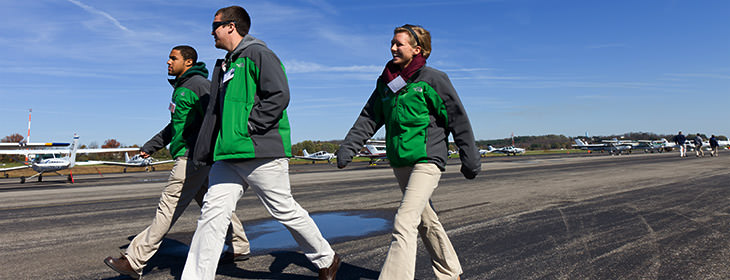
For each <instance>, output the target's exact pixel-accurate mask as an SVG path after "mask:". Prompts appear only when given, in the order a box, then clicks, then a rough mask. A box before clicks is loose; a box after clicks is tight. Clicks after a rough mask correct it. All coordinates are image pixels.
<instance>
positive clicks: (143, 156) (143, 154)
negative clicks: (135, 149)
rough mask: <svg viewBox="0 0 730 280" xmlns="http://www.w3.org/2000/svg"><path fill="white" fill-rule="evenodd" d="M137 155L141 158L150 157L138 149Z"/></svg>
mask: <svg viewBox="0 0 730 280" xmlns="http://www.w3.org/2000/svg"><path fill="white" fill-rule="evenodd" d="M139 155H140V156H142V158H148V157H150V154H148V153H145V152H142V151H140V152H139Z"/></svg>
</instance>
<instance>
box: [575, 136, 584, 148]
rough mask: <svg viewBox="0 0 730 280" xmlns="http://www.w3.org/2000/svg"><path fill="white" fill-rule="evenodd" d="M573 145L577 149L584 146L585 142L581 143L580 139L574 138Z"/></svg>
mask: <svg viewBox="0 0 730 280" xmlns="http://www.w3.org/2000/svg"><path fill="white" fill-rule="evenodd" d="M575 144H576V145H578V147H585V146H586V142H583V140H580V138H575Z"/></svg>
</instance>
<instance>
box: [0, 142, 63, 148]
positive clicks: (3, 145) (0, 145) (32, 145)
mask: <svg viewBox="0 0 730 280" xmlns="http://www.w3.org/2000/svg"><path fill="white" fill-rule="evenodd" d="M69 145H71V143H55V142H51V143H23V142H20V143H0V149H21V148H41V147H66V146H69Z"/></svg>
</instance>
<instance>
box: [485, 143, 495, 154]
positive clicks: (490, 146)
mask: <svg viewBox="0 0 730 280" xmlns="http://www.w3.org/2000/svg"><path fill="white" fill-rule="evenodd" d="M494 150H496V149H495V148H494V147H492V145H489V146H487V151H488V152H490V153H491V152H492V151H494Z"/></svg>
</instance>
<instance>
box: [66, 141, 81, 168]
mask: <svg viewBox="0 0 730 280" xmlns="http://www.w3.org/2000/svg"><path fill="white" fill-rule="evenodd" d="M78 149H79V136H78V135H76V134H74V141H73V143H71V149H70V150H71V153H70V154H69V155H68V158H69V161H70V162H71V164H70V165H69V166H68V168H71V167H74V165H75V164H76V150H78Z"/></svg>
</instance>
